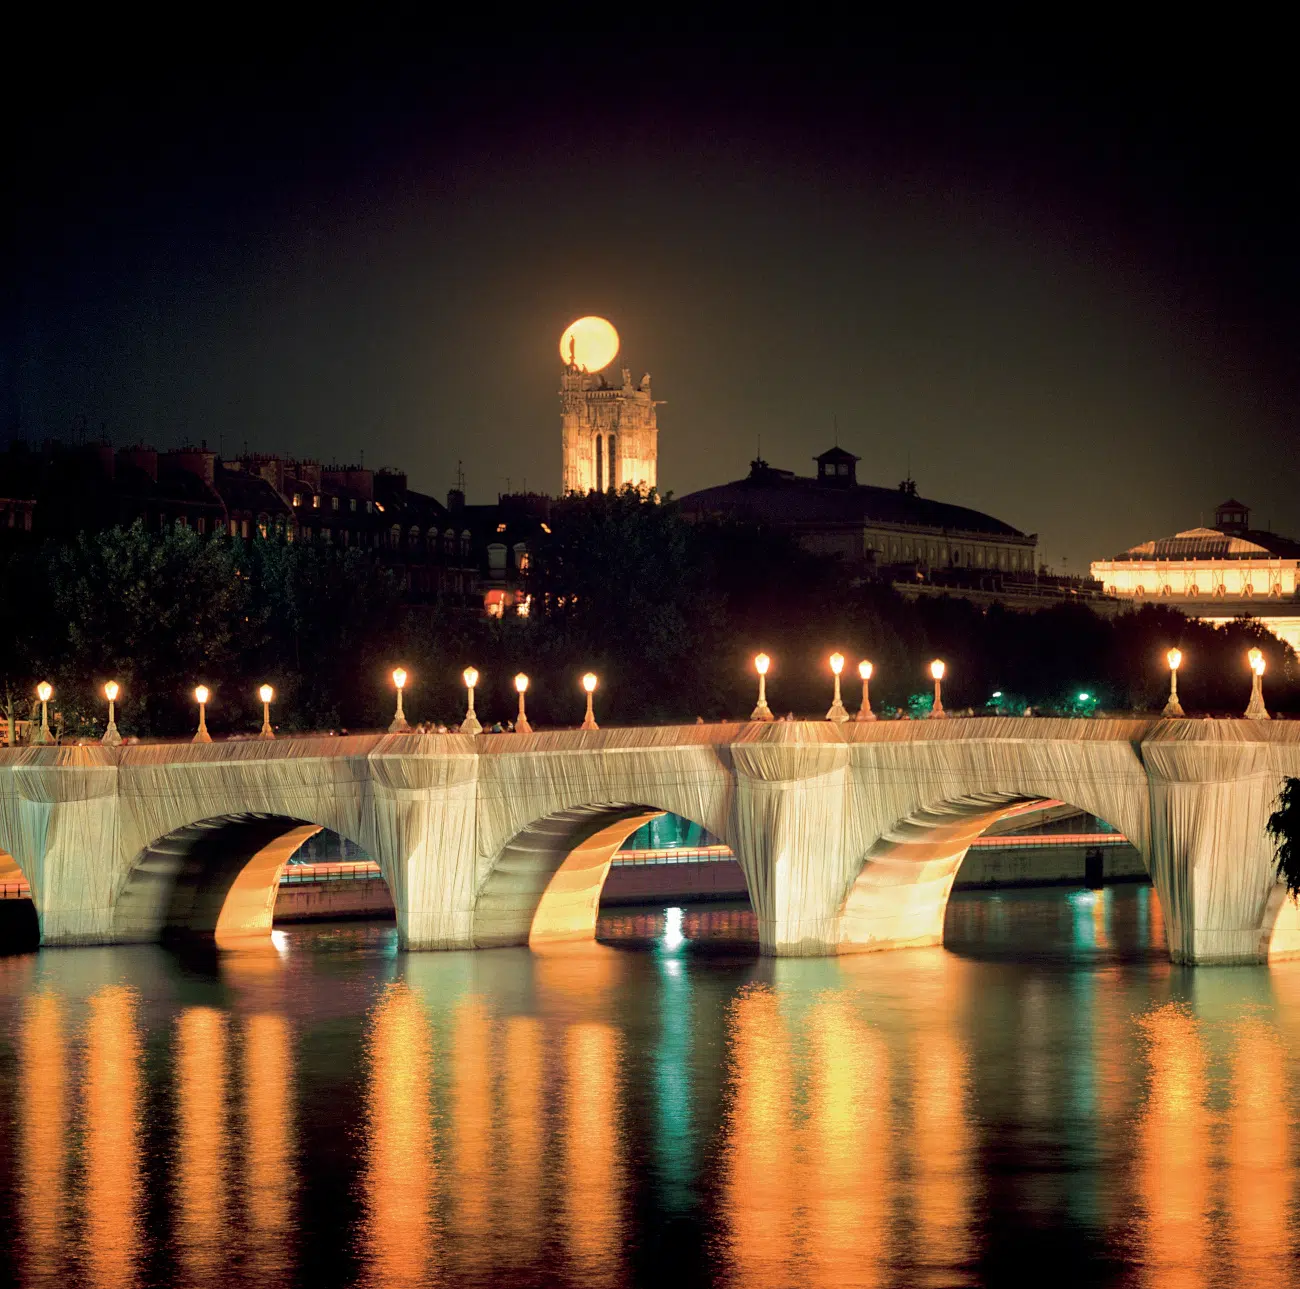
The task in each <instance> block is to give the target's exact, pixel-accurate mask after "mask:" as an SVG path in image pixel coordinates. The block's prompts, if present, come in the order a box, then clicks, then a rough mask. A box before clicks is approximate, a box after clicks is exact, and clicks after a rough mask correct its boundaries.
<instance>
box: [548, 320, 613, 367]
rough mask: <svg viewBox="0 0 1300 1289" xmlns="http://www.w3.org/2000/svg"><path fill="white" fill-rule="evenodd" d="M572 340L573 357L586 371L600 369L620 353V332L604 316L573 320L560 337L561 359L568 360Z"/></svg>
mask: <svg viewBox="0 0 1300 1289" xmlns="http://www.w3.org/2000/svg"><path fill="white" fill-rule="evenodd" d="M570 342H572V357H573V361H574V362H575V363H577V365H578V366H579V367H581V368H583V369H584V370H586V371H600V370H601V368H603V367H608V366H609V365H610V363H612V362H613V361H614V355H615V354H617V353H618V332H617V331H615V330H614V324H613V323H612V322H606V321H605V319H604V318H596V317H587V318H579V319H578V320H577V322H571V323H570V324H569V325H568V327H566V328H565V332H564V335H562V336H561V337H560V360H561V361H562V362H566V363H567V362H568V361H569V357H570Z"/></svg>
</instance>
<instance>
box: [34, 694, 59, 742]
mask: <svg viewBox="0 0 1300 1289" xmlns="http://www.w3.org/2000/svg"><path fill="white" fill-rule="evenodd" d="M36 697H37V698H39V699H40V700H41V728H40V729H38V730H37V731H36V733H35V734H33V735H32V742H33V743H50V742H53V740H52V739H51V738H50V715H49V703H50V699H51V698H53V697H54V686H53V685H51V684H50V682H49V681H48V680H43V681H41V683H40V684H39V685H37V686H36Z"/></svg>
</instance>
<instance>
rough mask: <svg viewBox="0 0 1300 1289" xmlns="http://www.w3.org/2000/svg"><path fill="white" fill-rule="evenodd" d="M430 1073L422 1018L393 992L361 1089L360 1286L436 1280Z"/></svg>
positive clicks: (375, 1032)
mask: <svg viewBox="0 0 1300 1289" xmlns="http://www.w3.org/2000/svg"><path fill="white" fill-rule="evenodd" d="M432 1069H433V1055H432V1051H431V1047H430V1041H429V1027H428V1021H427V1019H426V1017H425V1015H424V1011H423V1009H422V1008H421V1006H420V1004H419V1001H418V999H417V998H416V997H415V995H414V994H412V993H411V991H410V990H409V989H407V988H406V987H405V986H403V985H394V986H392V987H390V988H389V990H388V991H387V993H386V995H385V997H384V999H383V1001H382V1002H381V1003H380V1005H379V1007H378V1008H377V1009H376V1011H375V1013H374V1016H373V1019H372V1025H371V1030H370V1041H369V1052H368V1061H367V1070H366V1073H367V1079H366V1084H365V1086H366V1099H367V1107H366V1109H367V1134H366V1151H367V1160H366V1170H365V1176H364V1182H363V1199H364V1203H365V1208H366V1217H365V1225H364V1228H363V1231H362V1237H361V1240H360V1246H361V1251H362V1255H363V1257H364V1259H365V1261H366V1264H367V1265H366V1283H367V1284H370V1285H374V1286H376V1289H383V1287H386V1286H390V1285H421V1284H426V1283H430V1282H431V1281H432V1280H433V1278H434V1277H433V1272H434V1267H433V1257H434V1240H433V1230H432V1226H431V1217H432V1211H433V1199H434V1193H433V1192H434V1178H435V1171H434V1149H433V1130H432V1118H431V1111H432V1107H431V1105H430V1078H431V1074H432Z"/></svg>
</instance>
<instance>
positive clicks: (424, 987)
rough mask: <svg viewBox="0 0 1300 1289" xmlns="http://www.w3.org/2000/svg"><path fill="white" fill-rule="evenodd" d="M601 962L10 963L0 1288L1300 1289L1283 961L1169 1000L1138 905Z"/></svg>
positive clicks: (664, 939)
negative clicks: (1055, 1287) (845, 942)
mask: <svg viewBox="0 0 1300 1289" xmlns="http://www.w3.org/2000/svg"><path fill="white" fill-rule="evenodd" d="M601 935H602V937H603V943H600V944H597V945H594V946H589V947H587V948H586V949H584V950H580V951H572V952H563V953H550V954H544V955H543V954H534V953H531V952H528V951H526V950H522V949H521V950H514V949H508V950H494V951H490V952H481V953H476V954H474V953H450V954H435V953H423V954H410V955H406V954H402V953H400V952H398V950H397V946H396V936H395V932H394V929H393V928H392V926H391V925H383V924H365V923H354V924H333V925H323V926H300V927H296V928H294V929H292V930H286V931H278V932H276V934H275V937H274V940H275V943H274V945H272V946H270V947H268V948H266V949H265V950H264V951H263V952H253V953H241V954H229V955H223V956H221V957H219V958H218V957H217V956H215V955H213V956H208V957H199V958H193V959H182V958H178V957H176V956H175V955H173V954H171V953H169V952H166V951H164V950H162V949H158V948H154V947H138V948H119V949H82V950H72V949H63V950H51V951H46V952H43V953H40V954H26V955H17V956H11V957H6V958H0V1079H2V1080H3V1083H2V1086H3V1089H4V1093H5V1095H4V1097H3V1100H2V1102H0V1229H3V1231H4V1238H3V1241H2V1242H0V1250H2V1251H0V1281H3V1282H5V1283H13V1284H17V1285H22V1286H35V1285H70V1284H76V1285H87V1286H105V1287H107V1286H114V1287H118V1286H130V1285H137V1284H138V1285H171V1284H181V1285H191V1286H206V1285H212V1286H226V1285H249V1286H254V1285H255V1286H258V1287H259V1289H272V1287H274V1286H280V1285H286V1286H287V1285H311V1286H335V1285H368V1286H376V1287H379V1286H384V1287H388V1286H401V1285H423V1284H429V1285H435V1284H437V1285H452V1286H458V1285H484V1286H486V1285H501V1284H510V1285H521V1286H522V1285H548V1286H550V1285H555V1286H559V1285H584V1286H587V1285H593V1286H598V1285H610V1286H614V1285H630V1284H645V1285H651V1284H667V1285H670V1286H673V1289H685V1287H686V1286H692V1285H726V1286H737V1287H739V1286H795V1285H818V1286H819V1285H824V1286H828V1287H829V1286H843V1285H873V1286H875V1285H880V1286H886V1285H956V1284H990V1285H998V1284H1008V1283H1011V1282H1012V1281H1015V1280H1020V1279H1024V1278H1026V1277H1027V1276H1028V1275H1030V1274H1033V1275H1035V1276H1042V1277H1046V1278H1047V1279H1048V1280H1049V1281H1050V1282H1052V1283H1055V1284H1062V1285H1065V1284H1070V1285H1075V1284H1113V1283H1118V1284H1134V1285H1137V1284H1141V1285H1169V1286H1190V1285H1217V1284H1234V1285H1270V1286H1277V1285H1289V1284H1297V1285H1300V1270H1298V1268H1300V1228H1298V1225H1297V1219H1298V1210H1297V1206H1298V1205H1300V1121H1298V1117H1297V1111H1298V1109H1300V963H1295V964H1283V965H1278V966H1275V967H1273V968H1271V969H1269V968H1263V967H1260V968H1248V967H1235V968H1226V969H1211V968H1199V969H1196V970H1188V969H1182V968H1178V967H1174V966H1172V965H1171V964H1170V963H1169V962H1168V960H1167V959H1166V958H1165V956H1164V951H1163V946H1162V940H1161V928H1160V914H1159V909H1158V908H1157V907H1156V904H1155V897H1154V895H1153V893H1152V891H1151V889H1150V888H1149V887H1146V886H1141V885H1132V886H1116V887H1112V888H1108V889H1107V890H1105V891H1102V892H1090V891H1082V890H1074V889H1067V888H1052V889H1043V890H1036V891H1021V892H1004V893H1000V894H999V893H990V892H969V893H960V894H958V895H957V896H955V897H954V899H953V901H952V904H951V907H950V910H949V916H948V925H947V944H946V946H945V947H944V948H936V949H919V950H910V951H903V952H897V953H891V954H878V955H865V956H859V957H852V958H843V959H839V960H782V961H772V960H768V959H763V958H760V957H759V956H758V954H757V951H756V945H755V943H754V932H753V922H752V915H751V914H750V913H749V912H748V910H747V908H745V907H743V906H741V907H736V908H729V907H723V906H717V905H709V906H697V907H695V908H692V909H686V910H682V909H673V910H664V909H651V910H623V909H620V910H614V911H611V912H610V913H609V914H608V915H606V916H604V917H603V918H602V922H601Z"/></svg>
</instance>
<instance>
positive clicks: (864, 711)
mask: <svg viewBox="0 0 1300 1289" xmlns="http://www.w3.org/2000/svg"><path fill="white" fill-rule="evenodd" d="M871 671H872V667H871V664H870V663H869V662H868V661H867V660H866V659H865V658H864V659H863V660H862V661H861V662H860V663H858V675H859V676H861V677H862V706H861V707H859V708H858V717H857V718H858V720H860V721H874V720H875V719H876V714H875V712H873V711H872V710H871Z"/></svg>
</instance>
